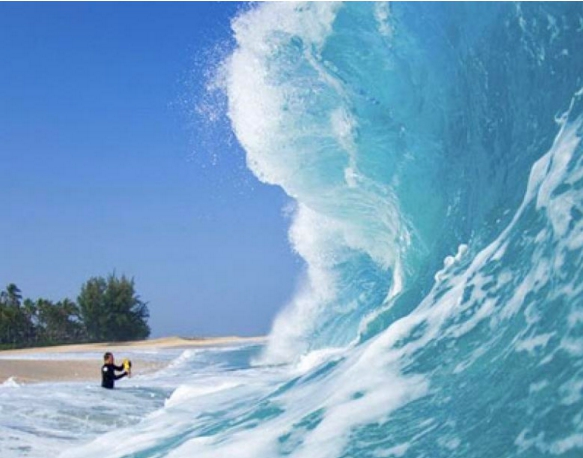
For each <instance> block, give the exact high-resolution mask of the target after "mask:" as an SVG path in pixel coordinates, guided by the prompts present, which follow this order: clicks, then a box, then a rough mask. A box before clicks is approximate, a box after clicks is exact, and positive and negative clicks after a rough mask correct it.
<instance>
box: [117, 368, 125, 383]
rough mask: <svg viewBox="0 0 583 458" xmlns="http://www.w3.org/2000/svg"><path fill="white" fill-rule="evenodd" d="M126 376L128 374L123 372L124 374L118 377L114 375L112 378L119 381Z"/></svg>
mask: <svg viewBox="0 0 583 458" xmlns="http://www.w3.org/2000/svg"><path fill="white" fill-rule="evenodd" d="M116 369H117V368H116ZM118 370H120V369H118ZM126 375H128V373H127V372H125V371H124V372H122V373H121V374H119V375H115V376H114V377H115V379H116V380H119V379H120V378H124V377H125V376H126Z"/></svg>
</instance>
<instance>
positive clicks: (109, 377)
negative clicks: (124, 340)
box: [101, 364, 128, 389]
mask: <svg viewBox="0 0 583 458" xmlns="http://www.w3.org/2000/svg"><path fill="white" fill-rule="evenodd" d="M115 371H123V366H116V365H114V364H104V365H103V366H102V367H101V386H102V387H103V388H109V389H112V388H113V384H114V381H115V380H119V379H120V378H123V377H125V376H126V375H128V373H127V372H125V371H124V372H123V373H122V374H119V375H115Z"/></svg>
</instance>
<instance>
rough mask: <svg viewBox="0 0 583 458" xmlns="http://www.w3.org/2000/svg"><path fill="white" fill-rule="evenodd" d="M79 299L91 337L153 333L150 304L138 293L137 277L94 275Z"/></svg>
mask: <svg viewBox="0 0 583 458" xmlns="http://www.w3.org/2000/svg"><path fill="white" fill-rule="evenodd" d="M77 302H78V303H79V309H80V312H81V318H82V320H83V322H84V323H85V328H86V330H87V335H88V337H89V340H91V341H117V340H139V339H145V338H146V337H148V336H149V335H150V328H149V326H148V324H147V319H148V317H149V316H150V314H149V311H148V307H147V305H146V303H144V302H142V301H141V300H140V298H139V296H137V295H136V293H135V288H134V280H133V279H131V280H129V279H128V278H127V277H126V276H125V275H123V276H122V277H121V278H117V277H116V276H115V274H111V275H110V276H109V277H107V279H104V278H102V277H96V278H91V279H90V280H89V281H87V283H85V284H84V285H83V286H82V288H81V294H80V295H79V297H78V298H77Z"/></svg>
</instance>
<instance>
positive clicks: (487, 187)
mask: <svg viewBox="0 0 583 458" xmlns="http://www.w3.org/2000/svg"><path fill="white" fill-rule="evenodd" d="M580 18H581V7H580V6H579V5H573V6H566V5H552V4H540V5H512V4H493V5H441V4H433V5H425V4H422V5H417V4H415V5H407V4H405V5H402V4H359V5H340V4H317V5H311V4H308V5H301V6H298V5H293V4H288V5H265V6H263V7H261V8H258V9H255V10H253V11H251V12H249V13H248V14H246V15H244V16H242V17H239V18H238V19H237V20H236V21H235V22H234V31H235V38H236V40H237V43H238V48H237V50H236V51H235V52H234V54H233V56H232V57H231V59H230V61H229V62H228V64H227V76H226V85H227V93H228V98H229V116H230V118H231V121H232V125H233V128H234V131H235V133H236V135H237V137H238V139H239V140H240V142H241V144H242V145H243V147H244V148H245V150H246V152H247V162H248V165H249V167H250V169H251V170H252V171H253V172H254V173H255V174H256V175H257V177H259V179H261V180H263V181H264V182H266V183H271V184H276V185H278V186H281V187H282V188H283V189H284V190H285V192H286V193H287V194H289V196H290V197H292V198H293V199H294V200H295V201H296V202H297V210H296V216H295V220H294V223H293V227H292V229H291V232H290V238H291V241H292V244H293V246H294V248H295V250H296V251H297V252H298V253H299V254H300V256H302V257H303V258H304V259H305V261H306V264H307V269H306V270H307V275H306V279H305V282H304V283H303V284H302V285H301V286H300V288H299V292H298V294H297V296H296V297H295V299H294V300H293V302H292V304H290V306H289V307H288V308H287V309H286V311H285V312H284V313H283V314H282V315H281V316H280V317H279V319H278V320H277V321H276V323H275V325H274V329H273V332H272V339H271V344H270V346H269V348H268V351H267V353H266V360H268V361H272V362H277V361H289V360H294V359H295V358H297V357H298V355H299V354H302V353H305V352H306V351H309V350H314V349H318V348H325V347H330V346H344V345H347V344H349V343H354V342H359V341H362V340H365V339H367V338H369V337H370V336H372V335H375V334H376V333H378V332H379V331H381V330H383V329H386V327H387V326H388V325H389V324H390V323H391V322H393V321H395V320H396V319H398V318H400V317H402V316H405V315H407V314H408V313H410V312H411V311H412V310H413V309H414V308H415V307H416V305H417V304H418V303H419V302H420V301H421V299H422V298H423V297H425V296H426V294H427V293H428V291H429V290H430V288H431V287H432V285H433V282H434V274H435V272H436V271H437V270H438V269H439V267H440V264H441V262H442V260H443V259H444V257H446V256H447V255H450V254H454V253H455V252H456V250H457V248H458V246H459V245H461V244H464V245H467V246H469V248H470V252H471V253H472V254H473V255H475V253H477V252H478V251H479V250H480V249H481V248H482V247H483V246H484V245H485V244H487V243H489V242H491V241H492V240H493V239H494V238H495V237H496V235H497V234H499V233H500V232H501V231H502V229H503V228H504V227H505V226H506V225H507V224H508V223H509V222H510V221H511V219H512V216H513V214H514V213H515V212H516V209H517V208H518V206H519V204H520V202H521V201H522V198H523V195H524V192H525V188H526V182H527V178H528V174H529V170H530V168H531V166H532V164H533V163H534V161H535V160H536V159H538V158H539V157H541V156H542V155H543V154H544V153H545V152H546V151H548V150H549V148H550V147H551V145H552V142H553V139H554V137H555V136H556V134H557V132H558V126H557V123H556V120H555V117H556V116H557V115H560V114H562V113H564V112H565V111H566V110H567V109H568V107H569V104H570V101H571V99H572V97H573V96H574V94H575V93H576V92H577V90H579V88H580V87H581V86H583V84H582V82H581V75H582V72H581V67H582V65H583V62H582V59H581V58H580V56H579V53H578V49H579V48H578V47H579V46H580V45H581V41H582V37H581V25H580V24H579V22H578V21H579V19H580Z"/></svg>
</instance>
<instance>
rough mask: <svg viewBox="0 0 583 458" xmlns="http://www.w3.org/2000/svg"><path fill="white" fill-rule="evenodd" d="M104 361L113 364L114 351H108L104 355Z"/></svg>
mask: <svg viewBox="0 0 583 458" xmlns="http://www.w3.org/2000/svg"><path fill="white" fill-rule="evenodd" d="M103 362H104V363H105V364H113V353H110V352H106V353H105V355H103Z"/></svg>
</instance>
